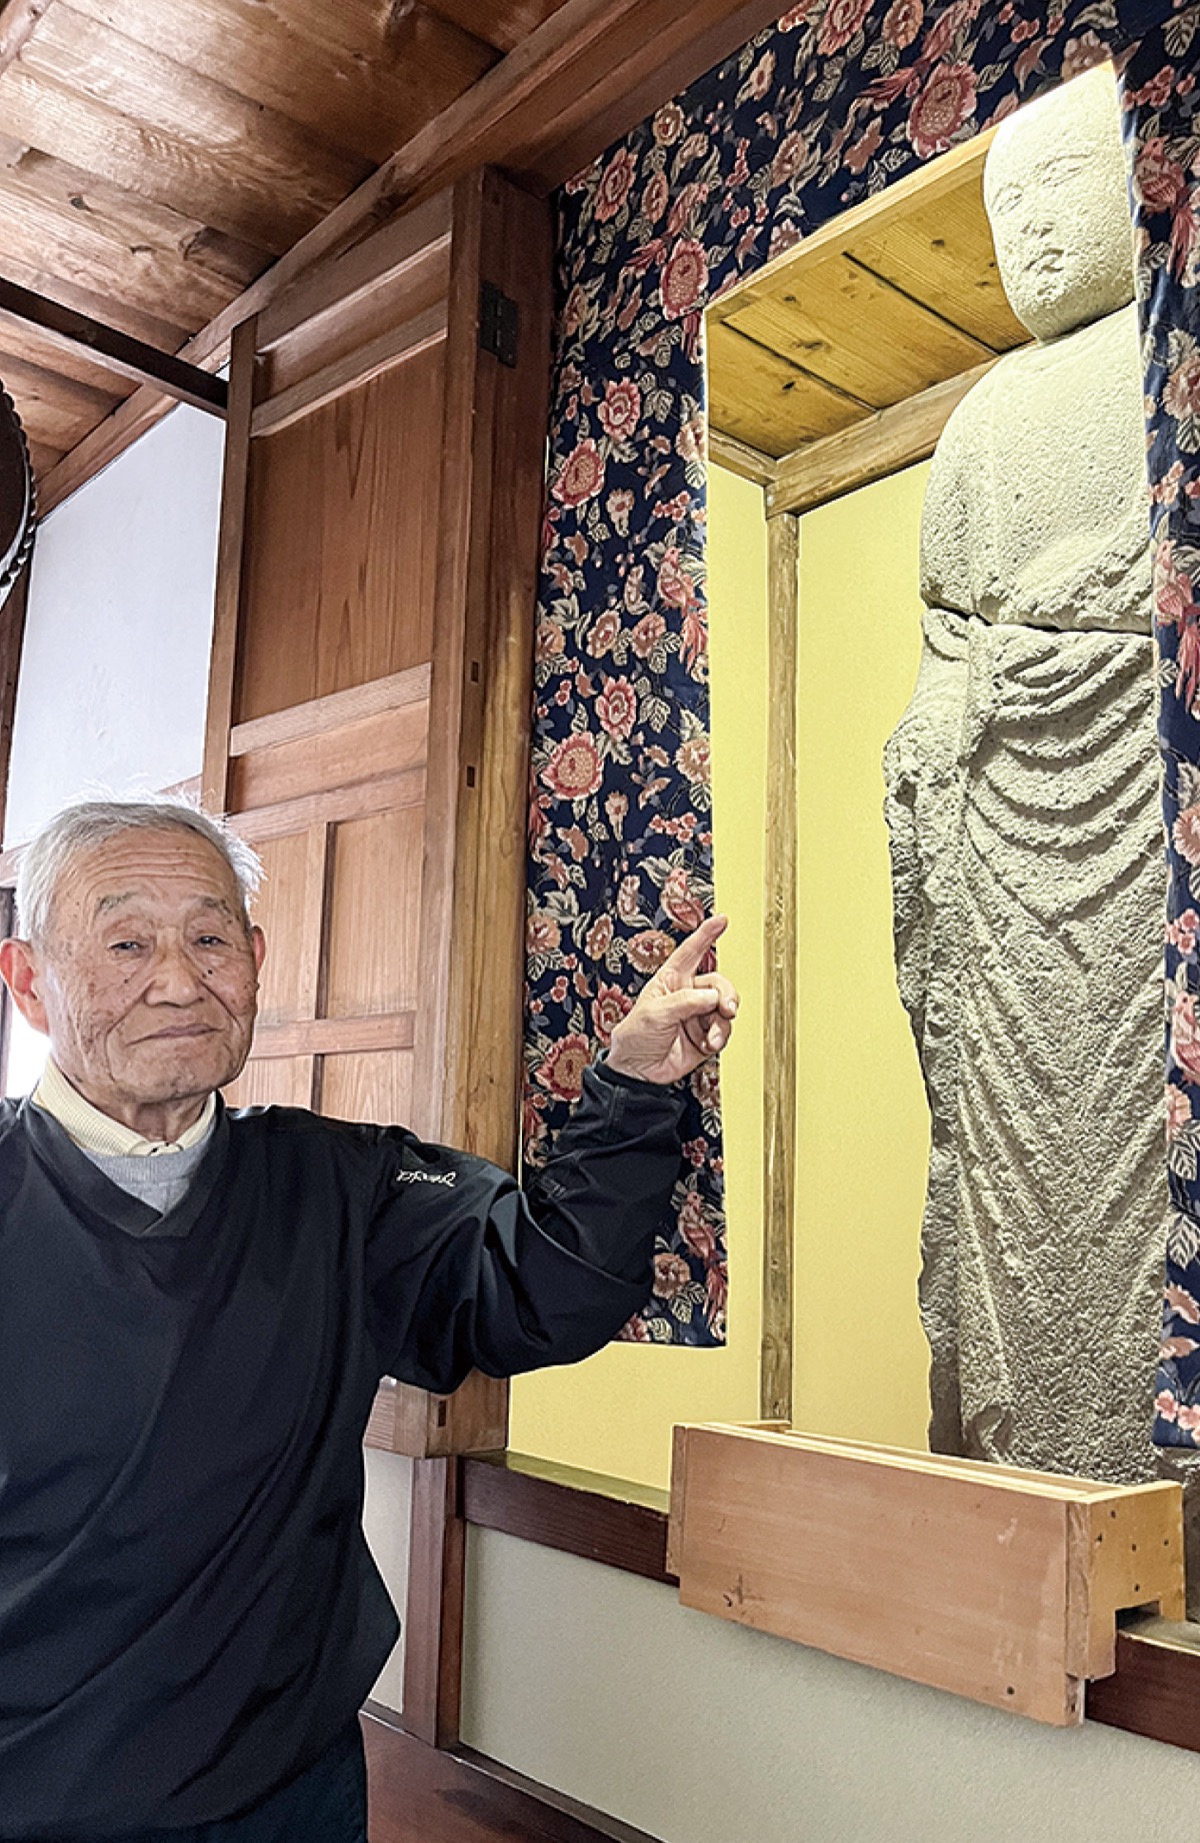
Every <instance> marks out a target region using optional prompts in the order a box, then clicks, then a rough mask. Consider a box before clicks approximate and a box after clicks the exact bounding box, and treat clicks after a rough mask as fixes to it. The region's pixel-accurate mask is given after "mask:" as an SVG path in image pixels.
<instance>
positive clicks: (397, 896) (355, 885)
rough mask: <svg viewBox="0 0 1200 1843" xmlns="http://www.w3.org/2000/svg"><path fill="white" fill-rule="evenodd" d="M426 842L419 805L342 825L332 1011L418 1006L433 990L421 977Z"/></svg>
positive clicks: (330, 979) (327, 996)
mask: <svg viewBox="0 0 1200 1843" xmlns="http://www.w3.org/2000/svg"><path fill="white" fill-rule="evenodd" d="M424 844H425V813H424V810H423V809H422V808H421V807H419V806H409V807H403V808H401V809H400V810H399V811H397V812H383V813H375V814H373V815H371V816H370V817H367V818H362V819H351V820H342V821H341V822H340V824H339V825H338V827H337V879H336V884H335V887H334V889H333V891H332V895H331V899H330V906H329V914H328V925H327V929H326V938H325V955H324V970H325V987H324V1004H323V1007H322V1009H323V1011H324V1013H325V1015H326V1016H327V1017H329V1018H352V1017H364V1016H366V1015H367V1014H369V1013H372V1012H378V1011H404V1010H410V1011H415V1010H416V1009H417V1007H418V1005H419V1004H420V1002H421V1000H422V997H423V996H425V997H426V998H427V996H428V995H427V994H423V992H422V986H421V980H420V919H421V859H422V853H423V850H424ZM409 1042H410V1043H411V1037H410V1039H409ZM405 1047H406V1048H407V1047H408V1044H406V1045H405Z"/></svg>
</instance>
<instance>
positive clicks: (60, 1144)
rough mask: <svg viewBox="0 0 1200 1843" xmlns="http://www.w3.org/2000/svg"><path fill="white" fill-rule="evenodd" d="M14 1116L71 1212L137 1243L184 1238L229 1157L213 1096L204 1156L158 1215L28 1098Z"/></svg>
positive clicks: (221, 1106) (225, 1125) (225, 1124)
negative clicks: (184, 1186)
mask: <svg viewBox="0 0 1200 1843" xmlns="http://www.w3.org/2000/svg"><path fill="white" fill-rule="evenodd" d="M20 1117H21V1121H22V1124H23V1125H24V1128H25V1131H26V1133H27V1134H28V1137H29V1143H30V1145H31V1147H32V1148H33V1152H34V1155H35V1157H36V1158H37V1160H38V1163H39V1164H41V1165H42V1166H43V1167H44V1168H45V1169H46V1170H47V1171H48V1172H49V1175H50V1177H51V1178H52V1179H53V1181H54V1182H55V1184H56V1186H57V1188H58V1189H59V1190H60V1191H61V1192H62V1193H63V1194H64V1195H65V1197H66V1199H67V1201H68V1202H69V1203H70V1204H71V1205H72V1206H73V1207H75V1208H79V1209H82V1210H84V1211H86V1213H87V1214H89V1215H90V1216H92V1217H93V1218H98V1219H99V1220H100V1221H101V1222H102V1223H103V1224H105V1225H106V1226H110V1227H113V1228H117V1229H120V1230H121V1231H122V1232H123V1233H124V1234H126V1235H128V1236H131V1237H132V1238H133V1239H134V1240H137V1241H163V1240H166V1241H178V1240H180V1239H181V1238H182V1237H184V1236H186V1235H188V1234H189V1233H190V1232H191V1230H192V1228H193V1227H194V1225H195V1223H196V1222H197V1221H198V1220H199V1217H200V1215H201V1213H202V1212H203V1210H204V1208H205V1205H206V1204H207V1203H208V1200H209V1198H210V1197H211V1195H212V1193H213V1190H214V1189H215V1187H216V1183H217V1180H218V1178H219V1177H220V1176H221V1173H222V1172H223V1170H224V1168H225V1162H226V1159H227V1157H228V1152H229V1119H228V1115H227V1113H226V1109H225V1103H224V1101H223V1100H222V1098H221V1096H220V1095H219V1094H218V1096H217V1112H216V1118H215V1120H214V1122H213V1126H212V1131H211V1135H210V1137H209V1141H208V1144H207V1146H206V1147H205V1151H204V1156H203V1158H202V1159H201V1160H200V1163H199V1164H198V1165H197V1167H196V1170H195V1172H194V1174H193V1176H192V1181H191V1183H190V1184H189V1186H188V1189H187V1191H186V1193H185V1195H184V1196H183V1197H181V1198H180V1200H179V1202H178V1203H177V1204H176V1205H175V1206H174V1208H173V1209H169V1210H167V1211H165V1213H164V1214H162V1215H160V1214H159V1212H158V1211H157V1210H156V1209H154V1208H153V1207H152V1206H151V1205H150V1204H149V1203H143V1202H142V1200H141V1198H140V1197H135V1196H133V1195H132V1193H131V1192H129V1191H127V1190H123V1189H122V1188H121V1186H120V1185H119V1184H117V1183H115V1182H114V1181H113V1179H112V1178H110V1177H108V1176H107V1175H106V1173H105V1172H104V1171H102V1170H101V1169H100V1167H99V1165H97V1164H96V1163H95V1162H94V1160H92V1159H91V1158H89V1157H88V1155H87V1153H86V1152H84V1151H82V1150H81V1148H80V1147H79V1146H77V1145H76V1144H75V1142H74V1140H73V1139H72V1138H71V1136H70V1134H69V1133H68V1132H67V1131H66V1129H65V1128H64V1127H63V1126H61V1125H60V1124H59V1122H58V1121H57V1120H56V1119H55V1118H54V1115H53V1114H50V1113H47V1112H46V1110H45V1109H44V1108H42V1107H38V1106H36V1105H35V1104H34V1103H33V1101H32V1100H31V1099H28V1098H27V1099H26V1100H24V1101H22V1102H21V1106H20Z"/></svg>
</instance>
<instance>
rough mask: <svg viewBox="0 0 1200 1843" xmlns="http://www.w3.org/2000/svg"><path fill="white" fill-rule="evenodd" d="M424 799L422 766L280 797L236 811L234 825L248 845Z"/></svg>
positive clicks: (418, 804) (360, 817)
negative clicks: (289, 797) (295, 796)
mask: <svg viewBox="0 0 1200 1843" xmlns="http://www.w3.org/2000/svg"><path fill="white" fill-rule="evenodd" d="M424 801H425V770H424V768H423V767H421V768H406V769H405V770H404V771H403V773H401V774H381V775H380V776H379V777H378V778H377V779H376V780H373V781H359V782H357V783H356V784H355V785H354V786H351V787H331V788H329V789H327V791H325V792H324V793H315V794H305V795H303V797H302V798H300V799H298V800H281V801H279V802H278V803H277V804H276V805H273V806H258V807H255V808H254V809H253V810H252V811H243V812H240V813H235V814H234V816H233V825H234V827H235V829H236V830H237V832H238V833H239V834H240V835H241V836H242V837H243V838H244V839H246V841H247V842H248V843H249V844H253V845H258V844H260V843H261V842H262V841H263V840H264V839H269V838H285V837H287V835H288V834H289V833H292V832H297V831H299V830H301V829H302V828H303V827H304V826H307V825H315V824H316V823H317V822H318V821H322V820H329V821H334V820H340V819H365V818H367V817H368V816H369V815H370V814H371V813H383V812H391V811H393V810H394V809H395V808H397V807H405V806H422V805H423V804H424Z"/></svg>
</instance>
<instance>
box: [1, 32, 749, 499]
mask: <svg viewBox="0 0 1200 1843" xmlns="http://www.w3.org/2000/svg"><path fill="white" fill-rule="evenodd" d="M778 12H779V0H565V4H564V5H562V6H561V7H559V8H558V9H557V10H556V11H555V12H554V13H552V14H551V15H550V16H549V18H547V19H546V20H545V22H544V23H543V24H542V25H540V26H539V27H538V28H537V29H536V30H535V31H534V32H532V33H530V34H529V36H528V37H527V38H525V39H523V40H522V41H521V42H520V44H518V45H517V46H516V47H515V49H514V50H513V51H511V52H510V53H509V54H508V56H507V57H505V58H503V59H502V60H501V61H500V63H498V64H495V65H493V66H492V68H491V69H490V70H488V71H487V72H486V73H485V74H484V75H483V76H482V77H481V78H480V79H479V80H478V82H476V83H475V84H473V85H472V86H471V88H470V90H468V91H467V92H466V94H465V95H463V96H461V97H459V98H458V100H457V101H455V102H453V103H451V104H450V106H449V107H448V108H446V109H444V110H443V111H442V112H441V114H440V115H438V116H437V117H436V118H435V119H434V120H433V121H431V122H429V123H428V124H427V125H426V126H425V127H424V128H422V129H420V130H419V131H418V132H417V133H416V134H415V135H413V136H412V137H410V139H409V140H407V141H406V142H405V143H404V144H403V146H401V147H400V148H399V149H398V151H397V152H396V153H395V154H394V155H393V156H392V158H391V159H390V160H388V161H386V162H385V163H384V165H383V166H381V167H380V168H379V169H378V171H377V172H375V173H372V174H371V176H370V177H369V178H368V179H366V180H364V181H363V183H362V184H361V185H360V186H359V187H358V188H357V190H356V191H354V192H352V193H351V194H350V196H349V197H348V198H347V199H345V200H344V201H343V202H342V203H341V204H340V205H338V206H337V207H336V208H335V209H334V210H333V211H331V212H330V213H329V215H328V216H327V217H325V218H323V219H322V221H321V222H320V223H319V224H317V225H316V226H315V227H314V228H313V229H312V230H311V231H309V232H308V233H307V235H305V236H303V237H301V238H300V240H299V242H297V243H296V244H294V245H293V247H292V248H291V249H289V250H288V251H287V252H286V254H285V255H283V256H281V257H280V258H279V260H278V261H277V262H276V263H275V265H274V266H273V267H272V268H271V269H268V270H267V272H266V273H265V274H264V275H262V276H260V277H259V278H258V280H257V281H256V282H253V283H252V284H251V285H250V287H249V288H247V289H246V290H245V292H244V293H243V294H241V295H240V296H239V297H238V298H237V299H236V300H235V301H233V302H231V303H230V305H229V307H228V308H226V309H225V310H224V312H222V313H221V314H219V315H217V317H216V318H215V319H214V320H212V321H211V322H210V323H209V325H208V326H207V327H205V328H203V329H202V330H201V331H200V332H199V333H197V334H196V335H195V337H194V338H193V339H190V340H189V341H188V342H187V344H186V345H185V346H184V347H183V348H182V351H181V353H180V356H181V357H182V358H184V359H186V360H188V361H189V362H190V363H192V364H195V365H200V366H203V367H204V369H206V370H212V371H215V370H217V369H218V368H219V367H220V366H221V365H222V364H223V363H224V362H225V359H226V358H227V356H228V352H229V340H230V337H231V334H232V332H233V328H234V327H235V326H237V325H238V324H239V323H240V322H241V321H242V320H244V319H247V318H248V317H249V316H250V315H251V314H254V313H258V312H259V311H260V310H261V309H262V308H263V307H265V306H266V305H267V304H268V302H270V301H272V300H274V298H275V297H276V295H278V294H279V293H280V292H281V291H282V290H283V289H284V288H285V287H286V286H287V285H288V284H289V283H290V282H291V281H293V280H294V279H295V277H296V276H297V275H300V274H301V273H303V272H304V271H305V270H308V269H311V268H313V267H314V266H315V265H316V264H317V263H319V262H322V261H325V260H328V259H330V258H332V257H335V256H337V255H339V254H341V253H342V252H343V251H344V250H346V249H348V248H350V247H351V246H352V245H353V244H355V243H357V242H359V241H361V239H362V238H363V237H365V236H367V235H369V233H370V232H371V231H372V230H374V229H375V228H376V227H377V226H378V225H379V224H381V223H383V222H384V221H386V219H388V218H389V217H391V216H393V215H394V213H395V212H396V211H398V210H400V209H401V208H402V207H403V206H405V205H410V204H414V203H416V202H417V201H418V200H420V199H423V198H427V197H430V196H432V194H433V193H435V192H438V191H440V190H441V189H442V188H443V187H444V186H446V185H449V184H451V183H452V182H453V181H454V180H455V179H458V178H460V177H461V176H462V175H463V174H464V173H468V172H470V171H472V170H473V169H474V168H475V167H478V166H481V165H494V166H499V167H505V168H507V167H508V166H509V164H510V159H511V157H512V156H514V155H516V154H518V153H520V156H521V158H520V161H519V162H517V163H516V164H519V165H521V170H522V171H523V172H524V171H526V169H527V168H528V164H529V162H530V161H531V160H533V161H535V165H536V181H537V184H538V186H539V188H540V189H543V190H548V189H550V188H552V187H553V186H555V185H557V184H559V183H560V182H561V181H562V180H564V179H566V178H569V177H570V175H571V173H572V172H573V171H575V170H576V167H577V166H578V164H579V157H578V156H579V150H580V149H581V148H583V147H586V146H589V145H590V143H591V141H596V140H597V137H598V136H602V137H604V138H603V139H600V140H599V141H598V143H597V145H596V146H595V147H594V148H593V149H592V154H594V153H598V152H599V151H600V150H601V148H602V147H603V146H605V145H607V144H608V142H609V141H611V140H612V139H614V138H615V137H616V136H618V135H620V134H623V133H625V132H626V131H627V130H628V129H629V128H631V127H633V126H635V125H636V123H637V122H639V121H640V120H642V119H643V118H644V117H645V116H646V115H647V114H649V113H651V112H652V110H653V109H654V108H655V107H657V106H658V105H659V104H660V103H662V102H665V101H667V100H668V99H669V98H670V97H671V96H672V95H675V94H676V93H677V92H678V91H679V90H681V89H683V88H685V87H686V85H687V84H688V83H690V82H692V81H693V80H694V79H695V78H697V77H699V76H702V75H703V74H704V72H705V71H706V70H708V69H709V68H711V66H712V65H713V64H714V63H716V62H718V61H719V60H720V58H722V57H723V56H726V55H727V54H728V53H729V52H731V51H734V50H736V49H737V47H738V46H739V45H740V44H743V43H744V42H745V40H746V39H748V38H750V37H752V36H753V34H754V33H755V32H758V31H760V30H762V29H763V28H764V27H765V26H767V25H769V24H771V22H772V21H773V20H774V19H775V18H776V17H777V16H778ZM10 74H11V73H10ZM581 89H582V90H583V91H584V92H585V93H586V96H587V109H588V110H589V111H590V114H589V116H588V119H587V120H586V121H579V120H578V119H577V112H575V111H574V109H573V99H574V98H576V97H577V96H578V95H579V93H580V91H581ZM2 99H3V92H2V91H0V100H2ZM568 114H569V116H570V124H571V125H570V138H568V139H559V140H557V141H556V140H555V136H556V133H557V132H558V126H559V124H561V123H562V122H563V120H564V118H565V116H566V115H568ZM589 123H590V127H589ZM584 157H585V158H590V157H591V155H585V156H584ZM170 407H171V405H170V403H169V401H166V400H164V399H163V398H161V397H160V396H159V395H157V394H156V393H155V392H153V391H151V390H149V389H147V390H139V391H135V393H134V395H133V396H132V397H130V398H129V399H128V401H127V402H125V403H122V404H121V405H120V406H119V407H118V408H117V409H116V410H115V411H114V412H113V414H112V415H111V416H110V417H108V418H107V419H106V420H105V421H104V422H103V423H101V424H100V426H99V428H97V429H94V430H93V431H92V433H91V434H90V435H89V436H87V437H85V439H84V441H83V442H82V443H80V445H79V447H78V448H76V449H74V450H73V451H72V452H71V453H70V454H68V455H66V456H65V457H64V458H63V460H62V461H61V462H60V463H59V465H58V466H57V467H56V468H55V469H54V470H53V472H52V473H51V474H50V475H49V476H48V477H47V478H46V479H45V480H44V481H43V483H42V488H41V503H42V505H43V507H44V508H45V509H49V508H50V507H52V506H54V505H57V504H59V503H61V501H62V500H63V499H65V498H67V497H68V496H69V495H70V494H71V493H73V492H75V491H76V490H77V488H78V487H80V486H82V485H83V484H84V483H85V482H86V481H87V480H89V479H91V478H92V476H93V475H94V474H96V473H98V472H99V471H100V469H101V468H102V467H106V466H107V465H108V464H109V462H110V461H112V460H115V459H116V457H117V456H118V455H119V454H121V453H122V452H123V451H124V449H125V448H127V447H128V446H129V444H130V443H131V442H132V441H135V440H136V439H137V438H138V436H140V435H142V434H144V433H145V432H146V431H147V429H149V428H152V427H153V426H154V424H155V423H156V422H157V421H158V420H159V418H160V417H162V416H164V415H165V414H166V413H167V411H168V410H169V409H170Z"/></svg>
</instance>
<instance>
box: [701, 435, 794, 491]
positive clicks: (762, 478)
mask: <svg viewBox="0 0 1200 1843" xmlns="http://www.w3.org/2000/svg"><path fill="white" fill-rule="evenodd" d="M708 458H709V460H710V461H715V462H716V464H717V466H718V467H723V468H725V470H726V472H727V473H731V474H740V476H741V478H742V479H743V480H752V481H753V482H754V484H755V486H763V487H766V486H772V485H774V482H775V474H776V471H777V469H778V465H779V464H778V462H777V461H776V460H775V458H774V456H773V455H769V454H764V453H763V451H762V449H761V448H754V447H752V446H751V445H750V443H749V442H743V441H739V440H738V438H737V436H736V435H726V433H725V431H724V430H723V429H714V428H713V427H712V425H711V424H710V425H709V430H708Z"/></svg>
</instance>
